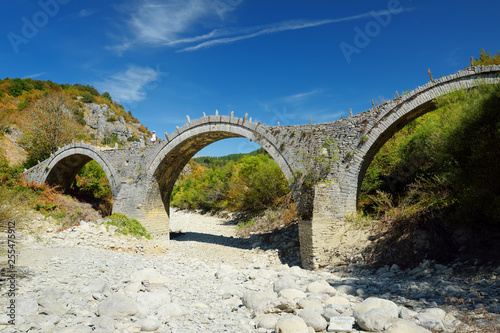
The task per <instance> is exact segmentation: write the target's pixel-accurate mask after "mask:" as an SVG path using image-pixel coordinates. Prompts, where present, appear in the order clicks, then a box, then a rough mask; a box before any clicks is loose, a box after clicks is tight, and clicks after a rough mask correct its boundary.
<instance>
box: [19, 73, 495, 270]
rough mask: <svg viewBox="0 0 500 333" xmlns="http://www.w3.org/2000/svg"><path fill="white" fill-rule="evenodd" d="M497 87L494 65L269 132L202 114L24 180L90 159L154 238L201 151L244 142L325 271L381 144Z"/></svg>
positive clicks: (43, 178)
mask: <svg viewBox="0 0 500 333" xmlns="http://www.w3.org/2000/svg"><path fill="white" fill-rule="evenodd" d="M499 82H500V66H478V67H469V68H468V69H465V70H462V71H460V72H458V73H455V74H452V75H449V76H446V77H443V78H440V79H437V80H431V81H430V82H429V83H427V84H426V85H425V86H422V87H419V88H417V89H415V90H413V91H411V92H409V93H408V94H405V95H404V96H401V97H398V98H396V99H394V100H391V101H389V102H387V103H385V104H383V105H380V106H374V107H373V108H372V109H370V110H368V111H366V112H363V113H360V114H358V115H356V116H351V117H349V118H344V119H341V120H338V121H335V122H331V123H324V124H314V125H299V126H279V124H278V126H273V127H269V126H266V125H264V124H260V123H254V122H252V121H251V119H247V116H245V117H244V118H236V117H233V116H232V115H231V116H220V115H214V116H204V117H203V118H200V119H197V120H193V121H190V120H189V117H188V123H187V124H185V125H184V126H182V127H181V128H177V130H176V131H175V132H174V133H172V134H170V135H169V136H168V137H167V139H166V140H164V141H162V142H161V144H157V145H154V146H150V147H144V148H136V149H108V150H103V149H100V148H96V147H93V146H91V145H87V144H83V143H81V144H80V143H76V144H71V145H68V146H65V147H62V148H60V149H59V150H58V151H57V152H56V153H54V154H53V155H52V156H51V157H50V158H49V159H47V160H45V161H43V162H41V163H40V164H38V165H37V166H35V167H33V168H32V169H30V170H28V171H26V172H25V175H26V177H27V178H28V180H32V181H35V182H38V183H44V182H45V183H48V184H49V185H56V184H58V185H62V186H63V187H67V186H69V185H70V184H71V182H72V181H73V179H74V177H75V175H76V174H77V172H78V171H79V170H80V168H81V167H82V166H84V165H85V164H86V163H87V162H89V161H90V160H94V161H96V162H97V163H99V165H100V166H101V167H102V169H103V170H104V172H105V173H106V175H107V177H108V180H109V183H110V185H111V189H112V191H113V196H114V206H113V212H119V213H124V214H126V215H128V216H129V217H133V218H137V219H139V220H140V221H141V222H142V223H143V225H144V226H145V227H146V228H147V229H148V230H149V231H150V232H152V233H157V234H158V233H169V207H170V206H169V202H170V195H171V193H172V189H173V186H174V183H175V181H176V179H177V178H178V176H179V174H180V173H181V171H182V169H183V168H184V166H185V165H186V163H187V162H188V161H189V160H190V159H191V158H192V157H193V156H194V155H195V154H196V153H197V152H198V151H199V150H200V149H202V148H204V147H206V146H207V145H209V144H211V143H214V142H216V141H219V140H223V139H227V138H234V137H243V138H248V139H250V140H252V141H254V142H256V143H258V144H259V145H260V146H261V147H263V148H264V149H265V150H266V151H267V152H268V153H269V154H270V155H271V156H272V158H273V159H274V160H275V161H276V162H277V163H278V165H279V166H280V168H281V170H282V171H283V174H284V175H285V177H286V178H287V179H288V181H289V183H290V187H291V189H292V192H293V196H294V200H295V203H296V205H297V210H298V213H299V217H300V222H299V239H300V248H301V258H302V263H303V265H304V266H305V267H309V268H317V267H320V266H325V265H328V263H329V260H330V258H331V256H332V253H334V251H335V244H336V243H338V242H339V239H338V236H337V237H335V236H334V235H335V230H336V229H338V227H339V226H340V225H341V224H342V223H344V222H345V218H346V215H348V214H354V213H355V212H356V203H357V197H358V192H359V189H360V186H361V182H362V180H363V177H364V174H365V171H366V169H367V167H368V165H369V164H370V162H371V161H372V159H373V157H374V155H375V154H376V153H377V151H378V150H379V149H380V148H381V147H382V145H383V144H384V143H385V142H386V141H387V140H388V139H389V138H390V137H391V136H392V135H393V134H394V133H396V132H397V131H398V130H399V129H401V128H402V127H403V126H405V125H406V124H407V123H409V122H411V121H412V120H414V119H415V118H417V117H420V116H421V115H423V114H425V113H427V112H429V111H432V110H434V109H435V108H436V106H435V105H436V104H435V103H434V100H435V99H436V98H437V97H439V96H442V95H445V94H448V93H450V92H453V91H457V90H461V89H469V88H472V87H475V86H477V85H480V84H496V83H499Z"/></svg>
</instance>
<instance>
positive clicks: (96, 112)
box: [0, 78, 150, 164]
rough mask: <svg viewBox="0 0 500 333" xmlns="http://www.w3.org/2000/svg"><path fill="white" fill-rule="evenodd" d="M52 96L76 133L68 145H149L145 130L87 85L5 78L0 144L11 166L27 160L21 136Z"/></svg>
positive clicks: (1, 92)
mask: <svg viewBox="0 0 500 333" xmlns="http://www.w3.org/2000/svg"><path fill="white" fill-rule="evenodd" d="M51 96H59V97H61V98H62V99H64V101H65V103H64V111H65V113H66V114H67V115H69V116H70V117H69V118H70V119H71V122H72V126H74V129H75V131H74V133H75V134H74V137H73V138H72V140H71V141H73V140H75V141H83V142H85V143H90V144H92V145H94V146H110V147H115V146H116V145H118V146H119V147H131V146H133V145H144V144H147V143H148V136H149V135H150V132H149V131H148V129H147V128H145V127H144V126H143V125H141V123H140V122H139V120H137V118H135V117H133V116H132V113H131V111H128V112H127V111H126V110H125V109H124V107H123V106H122V105H120V104H118V103H117V102H116V101H113V99H112V97H111V96H110V94H109V93H107V92H105V93H103V94H100V93H99V92H98V91H97V90H96V89H95V88H94V87H92V86H90V85H86V86H84V85H80V84H74V85H70V84H57V83H54V82H51V81H40V80H33V79H29V78H28V79H19V78H16V79H10V78H5V79H3V80H0V140H1V141H0V142H1V147H2V149H3V151H4V154H5V157H6V158H7V160H8V161H9V162H10V163H11V164H19V163H22V162H23V161H24V159H25V158H26V152H25V150H24V149H22V148H21V146H23V144H22V139H23V134H24V133H25V132H26V131H27V130H29V129H30V126H31V127H32V126H33V125H35V126H36V125H37V124H33V123H34V119H33V114H34V113H33V110H34V108H36V106H37V104H39V103H40V102H41V101H43V100H44V99H48V98H51Z"/></svg>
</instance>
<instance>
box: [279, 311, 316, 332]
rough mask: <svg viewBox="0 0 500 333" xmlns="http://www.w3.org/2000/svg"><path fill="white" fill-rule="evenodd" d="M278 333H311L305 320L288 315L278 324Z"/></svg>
mask: <svg viewBox="0 0 500 333" xmlns="http://www.w3.org/2000/svg"><path fill="white" fill-rule="evenodd" d="M275 332H276V333H309V330H308V328H307V325H306V323H305V322H304V319H302V318H300V317H298V316H291V315H287V316H284V317H282V318H281V319H280V320H278V322H277V323H276V328H275Z"/></svg>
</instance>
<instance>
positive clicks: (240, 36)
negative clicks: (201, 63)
mask: <svg viewBox="0 0 500 333" xmlns="http://www.w3.org/2000/svg"><path fill="white" fill-rule="evenodd" d="M368 16H370V13H365V14H360V15H355V16H349V17H344V18H338V19H328V20H316V21H305V20H292V21H286V22H280V23H277V24H273V25H267V26H257V27H253V28H247V29H245V30H247V31H248V30H253V32H250V33H244V32H243V31H242V30H241V29H233V30H214V31H213V32H212V34H213V35H215V36H216V35H217V34H218V35H231V34H235V35H233V36H230V37H224V38H214V39H211V40H208V41H205V42H203V43H199V44H197V45H194V46H189V47H186V48H184V49H182V50H181V51H196V50H199V49H202V48H207V47H211V46H214V45H218V44H229V43H234V42H237V41H240V40H244V39H249V38H255V37H259V36H262V35H269V34H273V33H278V32H284V31H290V30H299V29H306V28H312V27H318V26H322V25H326V24H332V23H338V22H343V21H351V20H357V19H361V18H364V17H368ZM205 36H206V35H205Z"/></svg>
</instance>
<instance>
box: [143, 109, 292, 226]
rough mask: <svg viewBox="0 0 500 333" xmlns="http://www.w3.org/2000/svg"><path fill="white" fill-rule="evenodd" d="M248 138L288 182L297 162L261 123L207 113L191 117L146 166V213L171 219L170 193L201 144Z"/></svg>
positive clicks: (202, 145) (200, 147) (165, 142)
mask: <svg viewBox="0 0 500 333" xmlns="http://www.w3.org/2000/svg"><path fill="white" fill-rule="evenodd" d="M236 137H240V138H247V139H249V140H252V141H254V142H256V143H257V144H259V145H260V146H261V147H262V148H264V149H265V150H266V151H267V152H268V153H269V155H270V156H271V157H272V158H273V159H274V160H275V161H276V163H277V164H278V165H279V167H280V169H281V170H282V172H283V174H284V175H285V177H286V178H287V180H288V181H289V182H291V181H292V178H293V172H294V163H293V161H292V159H291V158H290V157H289V156H287V154H286V152H284V151H283V150H282V149H280V143H279V142H278V141H277V139H276V138H275V137H274V136H273V135H272V134H270V133H269V131H268V130H267V129H266V128H265V127H263V126H260V125H259V124H255V123H251V122H249V121H247V120H246V119H242V118H235V117H228V116H208V117H203V118H200V119H197V120H194V121H190V122H188V123H187V124H185V125H184V126H183V127H181V128H179V129H177V130H176V131H175V132H174V133H172V134H171V135H170V136H169V137H168V139H167V140H165V141H164V142H163V144H162V146H161V148H159V149H158V151H157V153H156V155H155V157H154V159H153V160H152V162H151V164H150V165H149V166H148V167H147V173H146V179H145V183H146V193H145V198H144V211H145V215H146V216H162V218H163V219H168V216H166V215H168V209H169V207H170V195H171V193H172V189H173V187H174V184H175V182H176V180H177V178H178V177H179V175H180V173H181V171H182V169H183V168H184V166H185V165H186V164H187V163H188V162H189V160H190V159H191V158H192V157H193V156H194V155H195V154H196V153H197V152H198V151H200V150H201V149H202V148H204V147H206V146H208V145H210V144H212V143H214V142H216V141H219V140H223V139H227V138H236Z"/></svg>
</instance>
